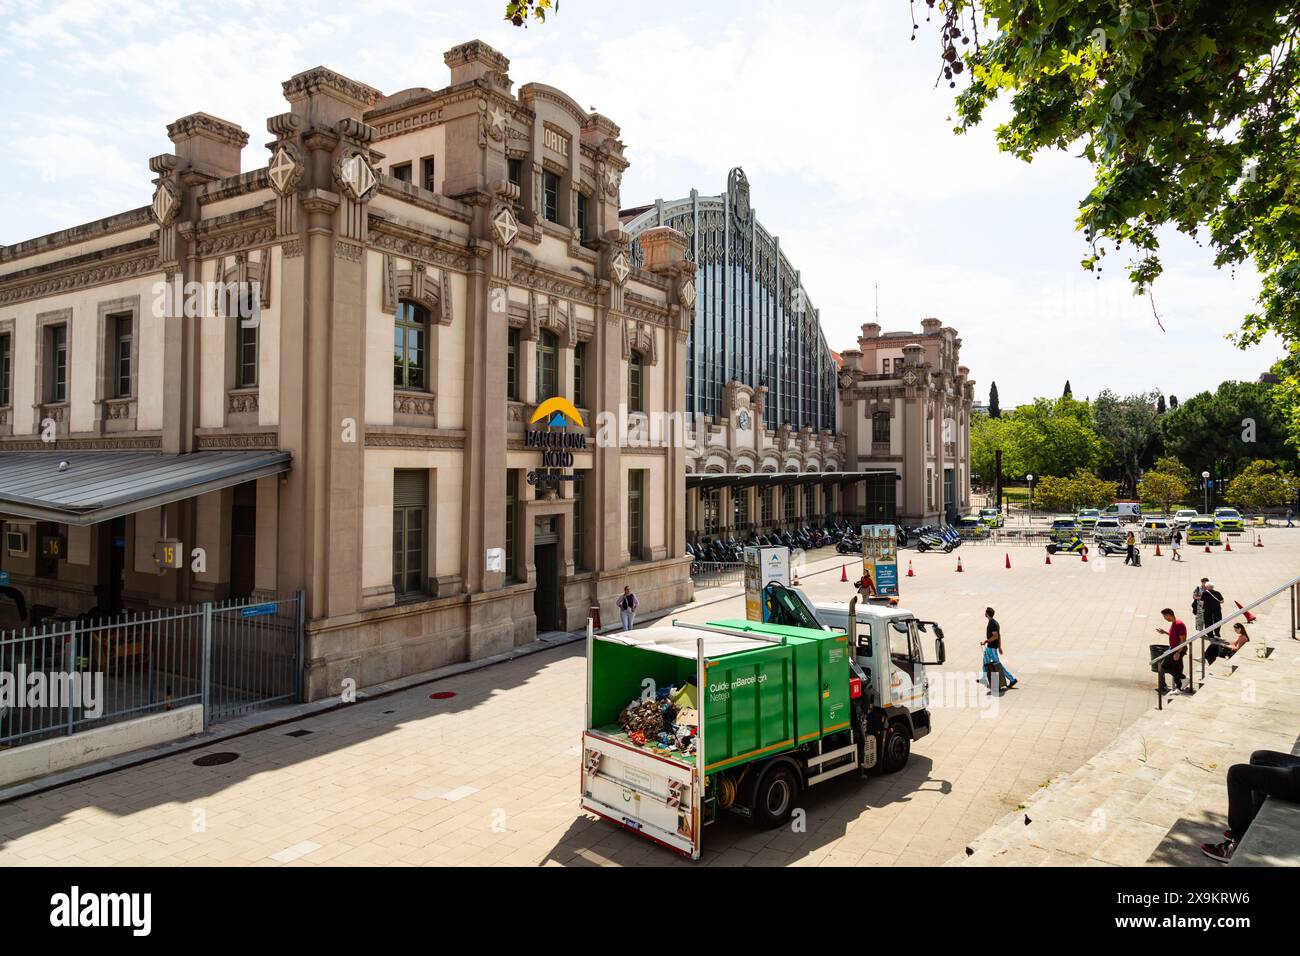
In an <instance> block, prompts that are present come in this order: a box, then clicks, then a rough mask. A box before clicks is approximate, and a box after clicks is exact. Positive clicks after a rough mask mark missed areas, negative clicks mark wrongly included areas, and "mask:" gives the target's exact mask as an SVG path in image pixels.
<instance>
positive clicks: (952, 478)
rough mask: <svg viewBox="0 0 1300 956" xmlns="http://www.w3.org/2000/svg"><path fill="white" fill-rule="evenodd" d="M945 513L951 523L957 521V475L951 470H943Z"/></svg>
mask: <svg viewBox="0 0 1300 956" xmlns="http://www.w3.org/2000/svg"><path fill="white" fill-rule="evenodd" d="M943 511H944V516H945V517H946V518H947V519H948V520H949V521H956V520H957V518H958V515H957V473H956V472H955V471H954V470H953V469H951V468H945V469H944V470H943Z"/></svg>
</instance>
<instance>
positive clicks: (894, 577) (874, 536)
mask: <svg viewBox="0 0 1300 956" xmlns="http://www.w3.org/2000/svg"><path fill="white" fill-rule="evenodd" d="M862 573H863V574H865V575H866V576H867V580H868V581H870V582H871V587H870V588H868V591H869V594H870V596H871V597H882V598H888V597H898V536H897V530H896V529H895V527H894V526H893V525H892V524H864V525H863V526H862Z"/></svg>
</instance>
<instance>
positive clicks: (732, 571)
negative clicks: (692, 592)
mask: <svg viewBox="0 0 1300 956" xmlns="http://www.w3.org/2000/svg"><path fill="white" fill-rule="evenodd" d="M691 580H692V581H694V582H695V586H696V587H697V588H716V587H722V586H723V585H727V584H741V583H743V582H744V580H745V565H744V564H743V563H740V562H734V561H728V562H725V563H723V562H718V561H696V562H695V563H693V564H692V565H691Z"/></svg>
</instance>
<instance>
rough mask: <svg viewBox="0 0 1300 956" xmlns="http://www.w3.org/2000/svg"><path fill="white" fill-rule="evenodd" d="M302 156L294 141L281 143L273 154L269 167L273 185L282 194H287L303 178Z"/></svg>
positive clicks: (268, 170)
mask: <svg viewBox="0 0 1300 956" xmlns="http://www.w3.org/2000/svg"><path fill="white" fill-rule="evenodd" d="M302 173H303V165H302V158H301V156H299V154H298V148H297V147H296V146H294V145H293V143H281V144H280V145H278V146H277V147H276V148H275V152H274V153H273V154H272V156H271V165H270V166H269V167H268V168H267V175H268V176H270V179H271V186H272V187H274V189H275V191H276V192H277V193H279V194H280V195H281V196H284V195H287V194H288V193H289V192H290V191H292V190H293V188H294V186H296V185H298V180H299V179H301V178H302Z"/></svg>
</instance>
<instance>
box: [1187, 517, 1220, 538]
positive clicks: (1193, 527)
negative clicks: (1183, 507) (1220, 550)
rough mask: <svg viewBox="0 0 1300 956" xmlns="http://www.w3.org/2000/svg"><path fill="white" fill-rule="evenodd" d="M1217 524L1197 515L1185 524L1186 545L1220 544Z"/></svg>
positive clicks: (1210, 519)
mask: <svg viewBox="0 0 1300 956" xmlns="http://www.w3.org/2000/svg"><path fill="white" fill-rule="evenodd" d="M1222 540H1223V539H1222V538H1221V537H1220V535H1219V523H1218V522H1217V521H1215V520H1214V519H1213V518H1210V517H1207V516H1205V515H1197V516H1196V517H1195V518H1193V519H1192V520H1191V521H1190V522H1188V524H1187V543H1188V544H1221V543H1222Z"/></svg>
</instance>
